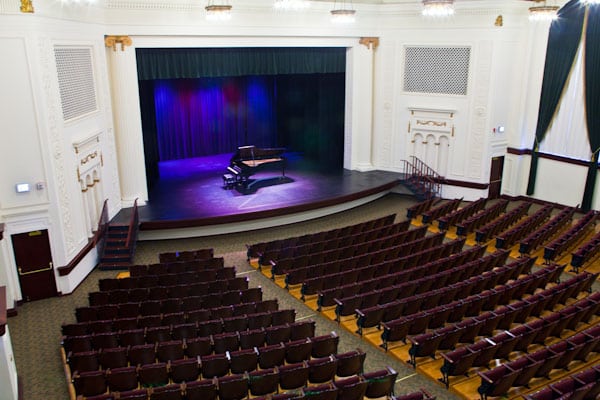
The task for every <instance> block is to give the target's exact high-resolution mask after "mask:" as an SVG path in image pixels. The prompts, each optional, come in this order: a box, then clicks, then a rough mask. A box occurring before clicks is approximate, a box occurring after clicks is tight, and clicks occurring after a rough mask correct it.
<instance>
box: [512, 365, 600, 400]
mask: <svg viewBox="0 0 600 400" xmlns="http://www.w3.org/2000/svg"><path fill="white" fill-rule="evenodd" d="M599 394H600V364H596V365H594V366H593V367H590V368H586V369H583V370H581V371H579V372H577V373H574V374H572V375H570V376H567V377H566V378H563V379H561V380H560V381H558V382H555V383H551V384H550V385H548V386H546V387H545V388H543V389H541V390H538V391H536V392H534V393H531V394H527V395H525V396H523V397H524V398H525V400H554V399H559V398H562V399H564V398H572V399H582V398H583V399H596V398H598V395H599Z"/></svg>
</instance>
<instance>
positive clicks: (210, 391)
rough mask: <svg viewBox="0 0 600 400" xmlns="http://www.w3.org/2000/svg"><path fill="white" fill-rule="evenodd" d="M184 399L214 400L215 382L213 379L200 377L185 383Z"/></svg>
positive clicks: (215, 392)
mask: <svg viewBox="0 0 600 400" xmlns="http://www.w3.org/2000/svg"><path fill="white" fill-rule="evenodd" d="M185 396H186V397H185V398H186V400H216V399H217V396H218V393H217V382H216V380H214V379H202V380H198V381H192V382H187V383H186V384H185Z"/></svg>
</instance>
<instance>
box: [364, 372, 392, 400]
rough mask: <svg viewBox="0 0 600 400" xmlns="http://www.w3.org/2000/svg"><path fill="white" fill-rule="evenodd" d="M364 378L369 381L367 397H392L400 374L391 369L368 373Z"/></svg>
mask: <svg viewBox="0 0 600 400" xmlns="http://www.w3.org/2000/svg"><path fill="white" fill-rule="evenodd" d="M362 377H363V378H364V379H365V380H366V381H367V389H366V391H365V397H368V398H377V397H386V398H387V397H390V396H393V395H394V384H395V383H396V378H397V377H398V372H396V371H395V370H393V369H392V368H390V367H386V368H385V369H382V370H378V371H372V372H366V373H364V374H363V375H362Z"/></svg>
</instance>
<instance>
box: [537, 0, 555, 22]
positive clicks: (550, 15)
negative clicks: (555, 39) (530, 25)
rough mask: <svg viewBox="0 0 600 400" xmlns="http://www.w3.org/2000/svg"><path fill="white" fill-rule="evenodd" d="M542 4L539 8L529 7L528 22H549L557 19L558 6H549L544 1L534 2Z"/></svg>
mask: <svg viewBox="0 0 600 400" xmlns="http://www.w3.org/2000/svg"><path fill="white" fill-rule="evenodd" d="M534 1H535V2H536V3H543V4H542V5H540V6H533V7H529V20H530V21H534V22H551V21H554V20H555V19H556V18H558V14H557V12H558V9H559V8H560V7H558V6H549V5H547V4H546V1H545V0H534Z"/></svg>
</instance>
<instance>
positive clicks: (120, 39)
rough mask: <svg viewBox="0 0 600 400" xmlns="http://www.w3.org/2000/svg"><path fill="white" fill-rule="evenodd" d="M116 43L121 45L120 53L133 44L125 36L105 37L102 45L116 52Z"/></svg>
mask: <svg viewBox="0 0 600 400" xmlns="http://www.w3.org/2000/svg"><path fill="white" fill-rule="evenodd" d="M117 43H118V44H120V45H121V51H125V46H131V44H132V43H133V42H132V41H131V38H130V37H129V36H127V35H105V36H104V45H105V46H106V47H112V49H113V51H117Z"/></svg>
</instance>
